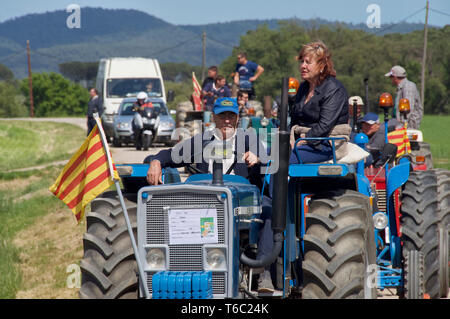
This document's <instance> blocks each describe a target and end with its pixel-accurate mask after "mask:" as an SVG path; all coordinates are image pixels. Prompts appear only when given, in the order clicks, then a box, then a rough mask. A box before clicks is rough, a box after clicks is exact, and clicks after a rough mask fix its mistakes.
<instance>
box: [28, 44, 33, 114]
mask: <svg viewBox="0 0 450 319" xmlns="http://www.w3.org/2000/svg"><path fill="white" fill-rule="evenodd" d="M27 58H28V86H29V89H30V117H34V102H33V80H32V79H31V58H30V41H29V40H27Z"/></svg>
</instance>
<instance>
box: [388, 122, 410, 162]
mask: <svg viewBox="0 0 450 319" xmlns="http://www.w3.org/2000/svg"><path fill="white" fill-rule="evenodd" d="M388 141H389V143H391V144H395V145H397V157H399V156H401V155H403V154H406V153H411V144H410V143H409V139H408V135H407V134H406V128H401V129H397V130H395V131H392V132H389V133H388Z"/></svg>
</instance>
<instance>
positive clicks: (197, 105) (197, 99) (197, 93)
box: [192, 72, 203, 111]
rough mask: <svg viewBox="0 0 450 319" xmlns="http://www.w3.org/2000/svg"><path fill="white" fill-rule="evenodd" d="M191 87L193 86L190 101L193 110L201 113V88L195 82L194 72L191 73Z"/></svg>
mask: <svg viewBox="0 0 450 319" xmlns="http://www.w3.org/2000/svg"><path fill="white" fill-rule="evenodd" d="M192 85H193V86H194V93H192V99H193V101H194V110H195V111H202V110H203V108H202V98H201V95H202V87H201V86H200V84H199V83H198V81H197V77H196V76H195V72H192Z"/></svg>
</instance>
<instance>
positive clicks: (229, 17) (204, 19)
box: [0, 0, 450, 27]
mask: <svg viewBox="0 0 450 319" xmlns="http://www.w3.org/2000/svg"><path fill="white" fill-rule="evenodd" d="M0 1H1V8H2V10H1V11H0V22H3V21H5V20H8V19H11V18H14V17H18V16H22V15H25V14H29V13H43V12H46V11H55V10H65V9H66V7H67V6H68V5H69V4H78V5H79V6H80V7H85V6H89V7H103V8H111V9H115V8H126V9H136V10H140V11H144V12H147V13H149V14H151V15H154V16H156V17H158V18H161V19H163V20H165V21H167V22H170V23H173V24H206V23H215V22H227V21H233V20H243V19H271V18H276V19H283V18H292V17H297V18H301V19H309V18H323V19H327V20H331V21H343V22H352V23H361V22H363V23H365V22H366V20H367V18H368V16H369V15H370V13H367V12H366V9H367V7H368V6H369V5H370V4H377V5H378V6H379V7H380V10H381V12H380V17H381V27H382V26H383V23H396V22H400V21H401V20H403V19H404V18H406V17H408V16H410V15H412V14H414V13H415V12H417V11H419V10H420V9H421V8H424V7H425V5H426V0H309V1H303V0H272V1H270V0H223V1H217V0H127V1H123V0H103V1H101V0H41V1H32V0H13V1H11V0H0ZM430 7H431V8H432V9H433V10H436V11H430V14H429V23H430V24H432V25H436V26H444V25H446V24H450V0H430ZM81 14H82V11H81ZM81 18H82V16H81ZM424 20H425V11H424V10H423V11H421V12H418V13H417V14H415V15H413V16H411V17H409V18H408V19H407V20H406V21H407V22H420V23H423V22H424Z"/></svg>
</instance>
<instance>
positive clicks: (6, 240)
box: [0, 121, 85, 299]
mask: <svg viewBox="0 0 450 319" xmlns="http://www.w3.org/2000/svg"><path fill="white" fill-rule="evenodd" d="M84 138H85V131H84V130H83V129H81V128H79V127H77V126H74V125H70V124H61V123H50V122H29V121H1V122H0V274H1V276H0V299H3V298H15V296H16V293H17V291H18V290H19V289H21V287H22V286H23V284H24V281H23V278H22V277H23V274H22V272H21V270H20V268H19V267H18V265H19V264H23V263H24V262H25V263H27V261H24V260H22V258H21V252H22V250H21V249H19V248H17V247H16V245H14V243H13V241H14V240H15V237H16V236H17V235H18V234H19V233H20V232H21V231H23V230H24V229H26V228H27V227H29V226H31V225H33V224H34V223H35V222H36V220H38V219H39V218H42V217H43V216H46V215H47V214H49V213H51V212H55V211H57V210H65V205H64V204H63V203H62V202H61V201H60V200H58V199H57V198H56V197H55V196H53V195H52V194H51V193H50V191H48V187H49V186H50V185H51V184H52V183H53V182H54V181H55V179H56V177H57V176H58V174H59V173H60V172H61V170H62V168H63V166H62V165H59V166H50V167H48V168H46V169H42V170H32V171H25V172H10V173H6V172H5V171H7V170H11V169H15V168H24V167H32V166H35V165H40V164H47V163H51V162H53V161H57V160H68V159H69V158H70V157H71V156H72V155H73V153H74V152H75V151H76V150H77V149H78V147H80V146H81V144H82V143H83V141H84ZM67 216H69V217H71V216H70V211H68V210H67Z"/></svg>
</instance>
